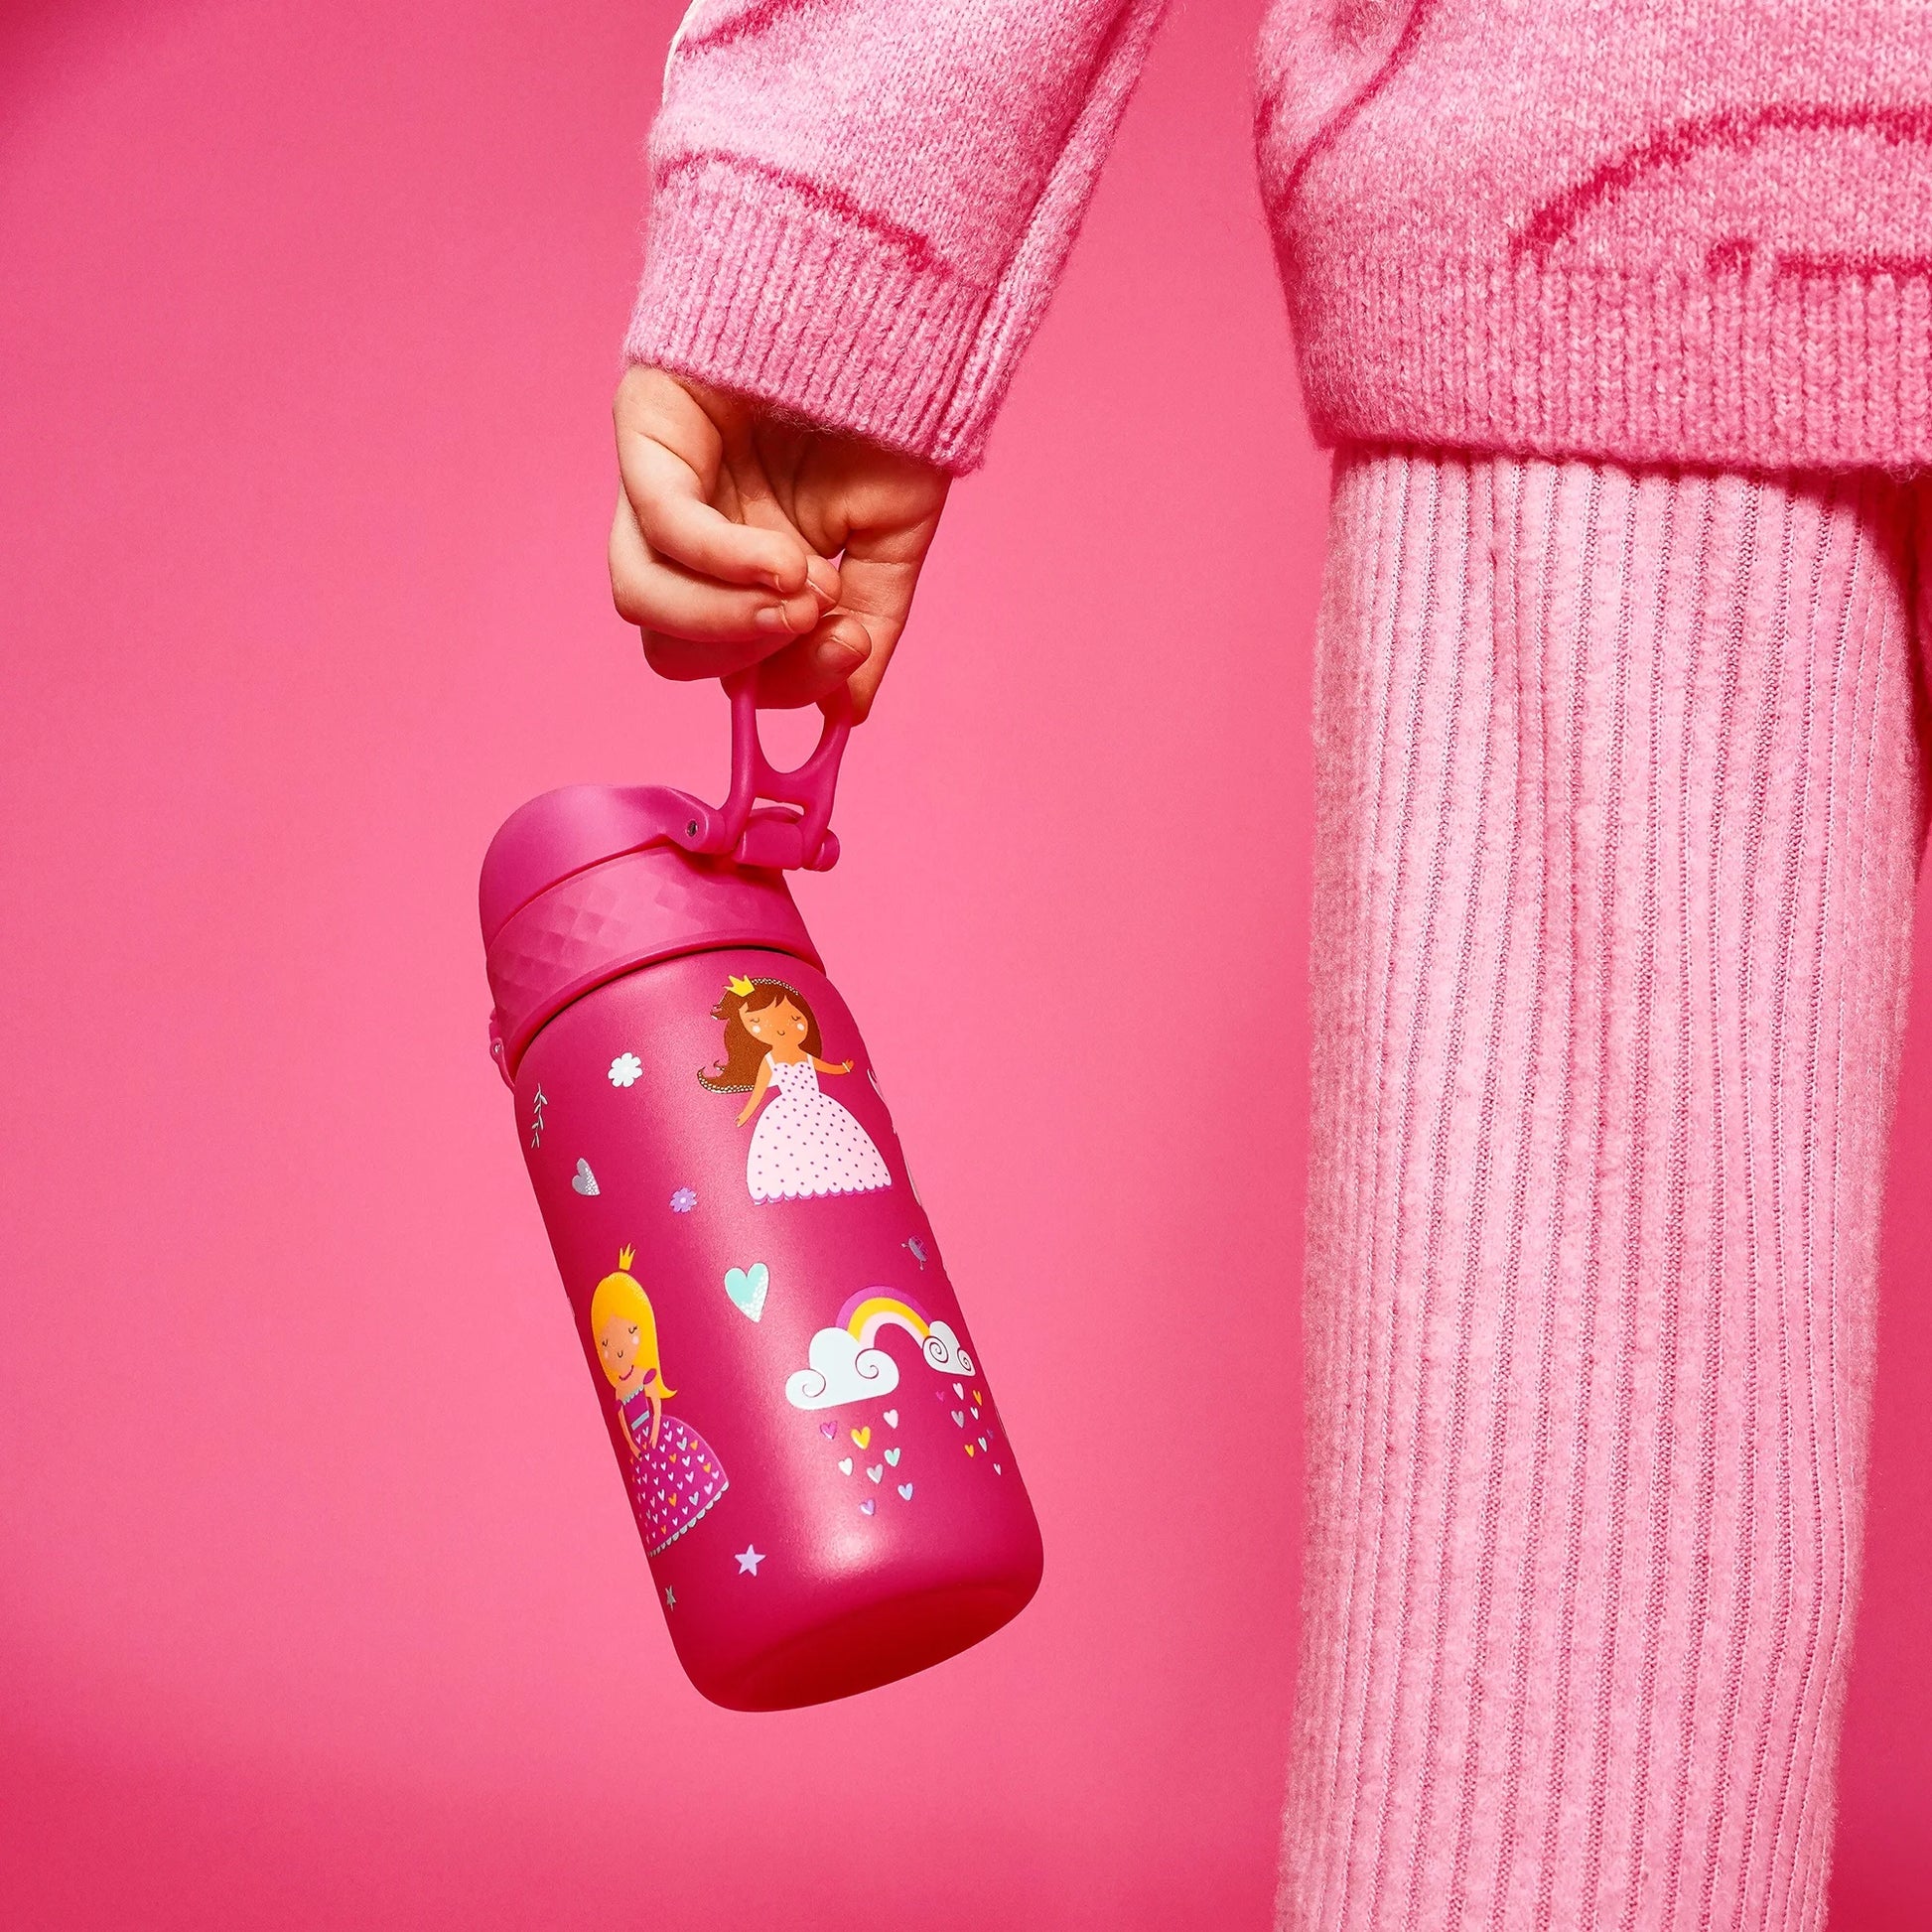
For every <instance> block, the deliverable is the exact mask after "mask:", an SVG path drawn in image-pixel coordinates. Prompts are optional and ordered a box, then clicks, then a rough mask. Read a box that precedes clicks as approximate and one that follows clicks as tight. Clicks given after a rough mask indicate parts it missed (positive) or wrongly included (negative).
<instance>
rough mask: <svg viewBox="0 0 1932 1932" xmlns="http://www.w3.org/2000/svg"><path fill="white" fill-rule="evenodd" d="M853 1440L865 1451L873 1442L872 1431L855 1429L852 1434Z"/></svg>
mask: <svg viewBox="0 0 1932 1932" xmlns="http://www.w3.org/2000/svg"><path fill="white" fill-rule="evenodd" d="M852 1440H853V1441H854V1442H855V1443H857V1444H858V1445H859V1447H860V1448H861V1449H864V1448H865V1446H866V1445H867V1444H868V1443H869V1442H871V1441H872V1431H871V1430H870V1429H855V1430H854V1431H853V1432H852Z"/></svg>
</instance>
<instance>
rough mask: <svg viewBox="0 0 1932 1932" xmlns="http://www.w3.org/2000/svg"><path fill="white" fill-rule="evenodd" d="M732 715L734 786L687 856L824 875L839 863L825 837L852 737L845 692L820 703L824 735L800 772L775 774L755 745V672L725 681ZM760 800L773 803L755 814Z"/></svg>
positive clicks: (836, 849) (829, 834)
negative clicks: (709, 854) (723, 856)
mask: <svg viewBox="0 0 1932 1932" xmlns="http://www.w3.org/2000/svg"><path fill="white" fill-rule="evenodd" d="M725 692H726V695H727V696H728V697H729V698H730V699H731V707H732V782H731V791H730V793H729V795H728V796H727V797H726V799H725V802H724V803H723V804H722V805H720V806H719V807H718V808H717V810H716V811H715V812H713V813H712V814H711V815H710V816H711V823H710V824H709V825H708V826H707V827H706V828H705V833H704V836H703V838H702V841H701V842H697V843H694V844H693V846H692V848H691V849H692V850H694V851H702V852H713V853H720V854H729V855H730V856H731V857H732V858H733V859H734V860H735V861H736V862H737V863H738V864H739V865H741V866H769V867H772V868H775V869H777V870H780V871H791V870H800V871H804V872H824V871H826V870H828V869H829V868H830V867H831V866H832V865H833V863H834V862H835V861H836V860H837V858H838V856H839V842H838V840H837V839H836V838H835V837H833V835H832V832H831V830H830V825H831V819H832V795H833V793H834V792H835V791H836V790H837V788H838V782H839V760H840V759H842V758H843V757H844V756H845V742H846V740H847V739H848V738H849V737H850V736H851V735H852V698H851V695H850V693H849V692H848V691H847V690H846V688H845V686H844V685H841V686H840V687H839V688H838V690H837V692H835V693H834V694H833V696H832V697H830V698H828V699H827V700H826V701H825V728H824V730H823V731H821V732H820V733H819V735H818V744H817V746H816V747H815V748H814V749H813V751H812V755H811V757H810V758H808V759H806V760H805V761H804V763H803V764H801V765H799V766H797V767H796V769H794V770H791V771H780V770H778V769H777V768H776V766H774V765H773V764H772V762H771V760H770V759H767V758H766V757H765V756H764V747H763V745H762V744H760V743H759V709H758V704H759V701H758V671H757V668H756V667H754V668H752V669H750V670H744V671H740V672H738V673H736V674H735V675H734V676H732V677H728V678H726V679H725ZM760 798H768V799H771V800H772V801H774V802H773V803H772V804H771V805H769V806H759V803H758V801H759V799H760Z"/></svg>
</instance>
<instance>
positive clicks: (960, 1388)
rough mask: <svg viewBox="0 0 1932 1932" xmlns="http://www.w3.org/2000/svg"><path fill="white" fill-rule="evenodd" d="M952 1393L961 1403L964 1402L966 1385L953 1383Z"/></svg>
mask: <svg viewBox="0 0 1932 1932" xmlns="http://www.w3.org/2000/svg"><path fill="white" fill-rule="evenodd" d="M952 1392H953V1394H954V1395H956V1396H958V1397H959V1398H960V1399H961V1400H962V1401H964V1400H965V1396H966V1384H965V1383H964V1382H955V1383H954V1384H953V1385H952Z"/></svg>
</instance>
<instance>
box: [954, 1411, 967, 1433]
mask: <svg viewBox="0 0 1932 1932" xmlns="http://www.w3.org/2000/svg"><path fill="white" fill-rule="evenodd" d="M952 1425H953V1427H954V1428H955V1429H964V1428H965V1427H966V1411H965V1410H964V1409H955V1410H954V1411H953V1412H952Z"/></svg>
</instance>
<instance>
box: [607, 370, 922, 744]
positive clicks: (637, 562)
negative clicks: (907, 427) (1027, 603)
mask: <svg viewBox="0 0 1932 1932" xmlns="http://www.w3.org/2000/svg"><path fill="white" fill-rule="evenodd" d="M614 413H615V415H616V418H617V431H618V468H619V472H620V474H621V479H622V488H621V490H620V491H619V494H618V511H617V516H616V519H615V520H614V521H613V523H612V525H611V595H612V597H613V599H614V600H615V601H616V604H617V607H618V611H619V613H620V615H621V616H622V617H623V618H624V619H625V620H626V621H629V622H631V623H634V624H636V625H637V626H638V628H639V629H640V630H641V631H642V632H643V637H644V657H645V660H646V661H647V662H648V663H649V665H650V667H651V669H652V670H654V671H656V672H658V673H659V674H660V675H662V676H664V677H674V678H704V677H724V676H726V675H728V674H729V673H731V672H733V671H736V670H741V669H743V668H744V667H745V666H746V665H747V664H757V663H761V665H762V668H761V669H760V671H759V701H760V702H761V703H763V704H767V705H805V704H815V703H817V702H818V700H819V699H821V698H823V697H826V696H827V695H828V694H830V693H831V692H833V691H835V690H836V689H837V688H838V686H839V684H840V683H841V682H842V681H845V680H849V681H850V683H851V688H852V706H853V713H854V716H855V717H857V718H863V717H865V715H866V713H867V712H868V711H869V710H870V709H871V708H872V700H873V695H874V693H875V692H876V691H877V690H878V689H879V681H880V679H881V678H882V677H884V676H885V674H886V666H887V664H888V662H889V661H890V660H891V658H892V655H893V650H894V647H895V646H896V645H897V642H898V638H899V632H900V631H901V630H902V629H903V628H904V627H905V618H906V613H907V611H908V610H909V609H910V607H911V603H912V592H913V589H914V587H915V586H916V585H917V583H918V581H919V567H920V565H921V564H923V563H924V561H925V553H926V550H927V548H928V546H929V545H930V544H931V542H932V536H933V532H934V531H935V530H936V529H937V528H938V524H939V512H940V510H941V509H942V508H944V506H945V501H946V489H947V485H948V483H950V482H951V479H950V478H949V476H948V475H947V473H946V472H945V471H943V470H940V469H937V468H935V467H934V466H933V465H931V464H929V463H922V462H920V461H919V460H918V459H917V458H916V457H909V456H903V455H900V454H898V453H897V452H896V451H893V450H887V449H882V448H880V447H879V446H878V445H876V444H872V443H865V442H861V441H860V440H859V439H857V438H856V437H849V436H835V435H833V434H831V433H829V432H827V431H825V430H819V429H814V428H811V427H810V426H809V425H806V424H800V423H792V422H787V421H785V420H783V419H782V418H780V417H778V416H777V415H775V414H773V413H772V412H771V411H770V410H769V409H767V408H766V407H765V406H764V405H762V404H760V403H758V402H754V401H752V400H751V399H750V398H748V397H744V396H739V395H734V394H732V393H730V392H728V391H726V390H722V389H712V388H708V387H707V386H706V385H705V384H703V383H701V382H696V381H692V380H689V379H687V378H685V377H682V376H674V375H671V374H668V373H667V372H666V371H664V370H662V369H651V368H641V367H640V368H633V369H631V370H630V371H629V373H628V374H626V375H625V376H624V378H623V380H622V382H621V383H620V384H619V385H618V395H617V403H616V406H615V412H614ZM835 557H838V558H841V561H840V563H839V564H838V565H837V566H836V567H835V566H834V565H833V563H832V562H831V561H830V559H832V558H835Z"/></svg>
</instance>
